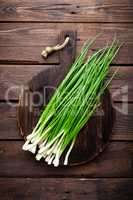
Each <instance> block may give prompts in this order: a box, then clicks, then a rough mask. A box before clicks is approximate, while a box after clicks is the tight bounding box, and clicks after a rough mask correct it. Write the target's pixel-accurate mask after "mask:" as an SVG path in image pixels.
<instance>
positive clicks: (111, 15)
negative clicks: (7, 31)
mask: <svg viewBox="0 0 133 200" xmlns="http://www.w3.org/2000/svg"><path fill="white" fill-rule="evenodd" d="M0 21H42V22H51V21H52V22H59V21H60V22H133V2H132V0H121V1H115V0H109V1H106V0H102V1H98V0H96V1H93V0H73V1H71V0H63V1H62V0H56V1H55V0H52V1H49V0H45V1H43V0H40V1H39V2H38V1H36V0H30V1H25V0H22V1H19V0H13V1H10V0H1V3H0Z"/></svg>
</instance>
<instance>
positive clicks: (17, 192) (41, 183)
mask: <svg viewBox="0 0 133 200" xmlns="http://www.w3.org/2000/svg"><path fill="white" fill-rule="evenodd" d="M132 188H133V179H128V178H125V179H117V178H114V179H112V178H111V179H73V178H69V179H68V178H66V179H62V178H58V179H55V178H50V179H48V178H45V179H43V178H41V179H39V178H34V179H32V178H21V179H18V178H13V179H11V178H0V199H2V200H7V199H13V200H18V199H24V200H29V199H32V200H36V199H51V200H59V199H60V200H67V199H71V200H75V199H78V200H87V199H91V200H99V199H100V200H107V199H108V200H118V199H122V200H127V199H128V200H132V196H133V190H132Z"/></svg>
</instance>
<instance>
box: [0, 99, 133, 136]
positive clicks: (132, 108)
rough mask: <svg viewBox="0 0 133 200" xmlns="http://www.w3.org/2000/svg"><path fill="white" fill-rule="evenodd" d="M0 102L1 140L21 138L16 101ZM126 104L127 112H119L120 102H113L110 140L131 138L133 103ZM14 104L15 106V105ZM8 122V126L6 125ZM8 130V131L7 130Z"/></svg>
mask: <svg viewBox="0 0 133 200" xmlns="http://www.w3.org/2000/svg"><path fill="white" fill-rule="evenodd" d="M12 105H13V107H11V106H10V105H8V104H7V103H0V113H2V114H1V116H0V127H1V128H0V139H1V140H22V137H21V136H20V134H19V130H18V127H17V113H16V112H17V110H16V109H17V103H16V104H15V103H13V104H12ZM127 105H128V114H126V115H125V114H124V113H121V112H120V111H119V109H121V108H122V104H121V103H115V104H114V106H115V108H116V109H117V110H116V121H115V124H114V128H113V133H112V136H111V140H133V125H132V122H133V104H132V103H130V104H127ZM15 106H16V107H15ZM7 124H8V126H7ZM9 130H10V131H9Z"/></svg>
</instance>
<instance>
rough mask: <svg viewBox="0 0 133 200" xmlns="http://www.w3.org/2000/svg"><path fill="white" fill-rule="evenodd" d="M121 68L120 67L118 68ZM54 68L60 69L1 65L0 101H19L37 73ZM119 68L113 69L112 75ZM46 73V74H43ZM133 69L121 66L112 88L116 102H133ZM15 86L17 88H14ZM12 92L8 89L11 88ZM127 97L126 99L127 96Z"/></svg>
mask: <svg viewBox="0 0 133 200" xmlns="http://www.w3.org/2000/svg"><path fill="white" fill-rule="evenodd" d="M118 67H119V66H118ZM50 68H52V70H53V72H54V71H55V70H58V69H59V66H58V65H54V66H52V65H35V66H33V65H0V91H1V93H0V100H4V99H6V94H7V93H8V95H7V96H8V97H9V99H12V100H18V95H19V93H20V91H21V89H22V87H23V86H24V85H25V84H26V83H27V82H28V81H29V80H30V79H31V78H32V77H33V76H35V75H36V74H37V73H39V72H41V71H46V70H47V69H50ZM116 69H117V67H111V73H112V72H114V71H115V70H116ZM43 73H45V72H43ZM132 74H133V67H132V66H131V67H127V66H121V67H120V68H119V71H118V73H117V75H116V76H115V77H114V80H113V81H112V83H111V86H110V92H111V94H112V98H113V100H114V101H127V102H133V75H132ZM14 86H15V87H14ZM11 87H12V89H11V90H10V92H8V89H9V88H11ZM126 94H127V97H126V98H125V95H126ZM124 98H125V99H124Z"/></svg>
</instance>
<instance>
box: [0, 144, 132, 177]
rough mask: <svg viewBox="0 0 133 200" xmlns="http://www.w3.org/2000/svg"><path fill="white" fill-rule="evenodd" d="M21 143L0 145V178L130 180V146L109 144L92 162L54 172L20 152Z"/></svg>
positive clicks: (57, 169) (27, 154) (30, 155)
mask: <svg viewBox="0 0 133 200" xmlns="http://www.w3.org/2000/svg"><path fill="white" fill-rule="evenodd" d="M22 144H23V141H0V160H1V161H2V162H1V164H0V177H93V178H94V177H133V169H132V166H133V157H132V155H133V145H132V143H131V142H112V143H110V144H109V146H108V148H107V149H106V150H105V151H104V152H103V153H102V154H101V155H100V156H98V157H97V158H95V159H94V160H93V161H92V162H90V163H87V164H84V165H79V166H75V167H74V166H73V167H67V168H64V167H59V168H54V167H52V166H48V165H47V164H45V163H44V161H43V160H42V161H40V162H38V161H36V160H35V158H34V156H33V155H32V154H31V153H29V152H25V151H22Z"/></svg>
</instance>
